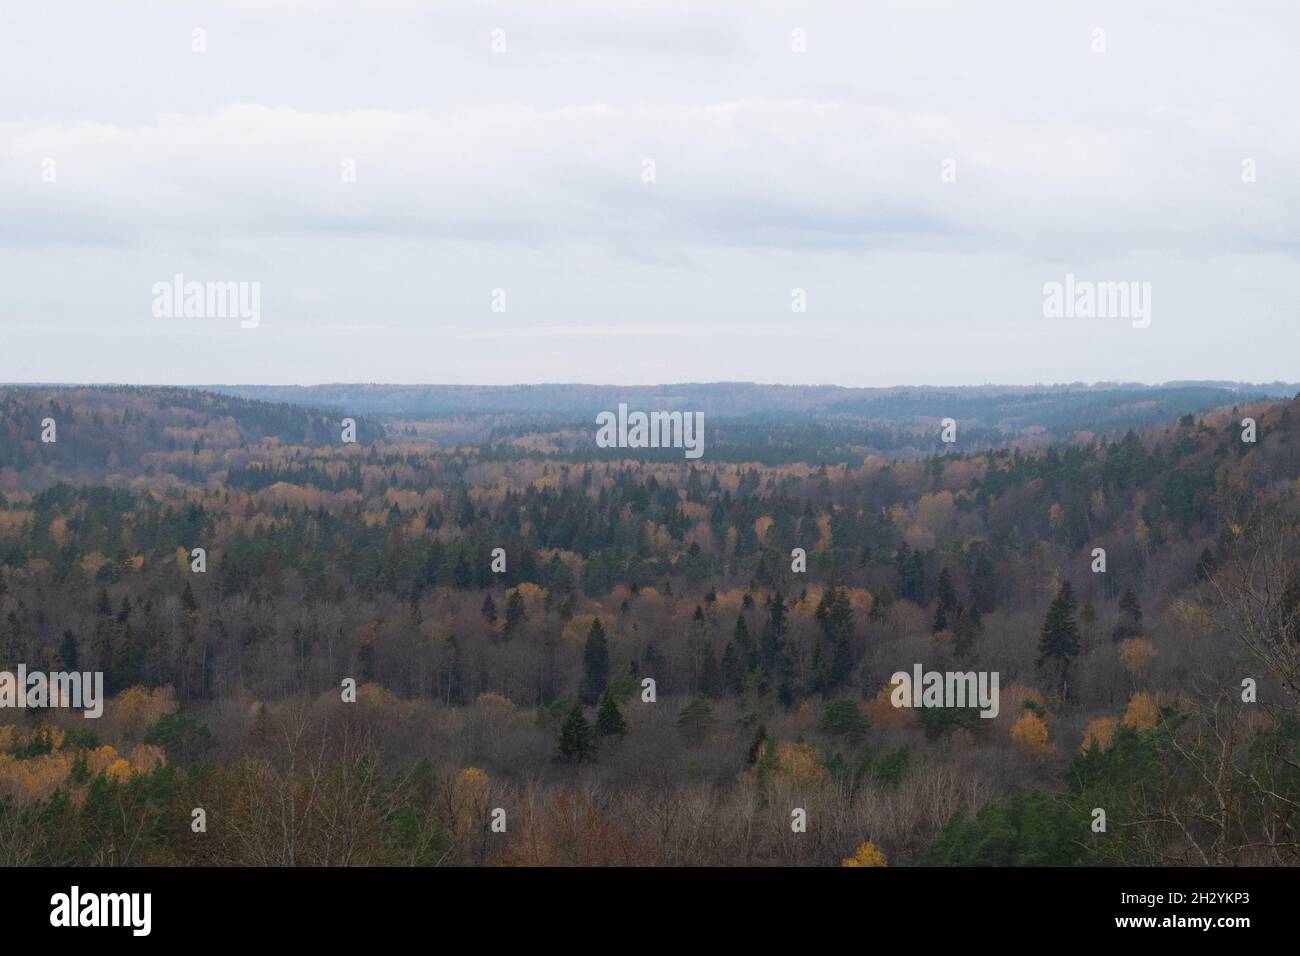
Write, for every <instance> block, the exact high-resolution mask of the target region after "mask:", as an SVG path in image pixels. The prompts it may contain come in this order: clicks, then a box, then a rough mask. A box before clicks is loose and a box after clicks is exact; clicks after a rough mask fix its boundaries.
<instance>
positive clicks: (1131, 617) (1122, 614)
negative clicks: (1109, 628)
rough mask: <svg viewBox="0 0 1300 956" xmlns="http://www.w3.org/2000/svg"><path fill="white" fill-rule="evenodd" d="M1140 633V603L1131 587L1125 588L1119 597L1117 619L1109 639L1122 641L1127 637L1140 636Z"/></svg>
mask: <svg viewBox="0 0 1300 956" xmlns="http://www.w3.org/2000/svg"><path fill="white" fill-rule="evenodd" d="M1142 634H1143V631H1142V605H1141V604H1139V603H1138V597H1137V595H1136V594H1134V593H1133V589H1132V588H1125V589H1124V594H1123V596H1122V597H1121V598H1120V599H1119V621H1118V622H1116V624H1115V630H1114V631H1113V632H1112V633H1111V639H1112V640H1116V641H1122V640H1124V639H1125V638H1127V637H1141V636H1142Z"/></svg>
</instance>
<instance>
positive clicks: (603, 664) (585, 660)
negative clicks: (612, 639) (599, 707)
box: [582, 617, 609, 704]
mask: <svg viewBox="0 0 1300 956" xmlns="http://www.w3.org/2000/svg"><path fill="white" fill-rule="evenodd" d="M582 664H583V670H584V673H583V678H582V701H583V703H585V704H594V703H595V702H596V701H597V700H599V699H600V695H601V694H603V693H604V692H605V685H606V684H607V683H609V641H608V640H607V639H606V638H605V625H603V624H601V623H600V618H598V617H597V618H592V621H591V627H590V628H589V629H588V631H587V646H586V649H585V650H584V651H583V655H582Z"/></svg>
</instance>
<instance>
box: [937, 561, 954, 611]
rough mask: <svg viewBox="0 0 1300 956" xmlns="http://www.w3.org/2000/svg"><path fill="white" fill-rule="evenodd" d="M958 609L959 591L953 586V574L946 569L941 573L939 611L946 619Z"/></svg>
mask: <svg viewBox="0 0 1300 956" xmlns="http://www.w3.org/2000/svg"><path fill="white" fill-rule="evenodd" d="M956 608H957V590H956V588H954V587H953V585H952V572H950V571H949V570H948V569H947V568H944V569H943V570H942V571H940V572H939V610H941V611H943V612H944V616H945V618H946V616H947V615H949V614H951V613H952V612H953V611H955V610H956Z"/></svg>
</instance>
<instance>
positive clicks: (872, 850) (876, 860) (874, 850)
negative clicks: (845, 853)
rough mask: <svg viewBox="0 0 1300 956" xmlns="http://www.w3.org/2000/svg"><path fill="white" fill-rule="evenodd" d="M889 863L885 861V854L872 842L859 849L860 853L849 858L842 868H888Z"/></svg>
mask: <svg viewBox="0 0 1300 956" xmlns="http://www.w3.org/2000/svg"><path fill="white" fill-rule="evenodd" d="M888 865H889V862H888V861H887V860H886V859H885V854H883V853H881V852H880V849H879V848H878V847H877V846H876V845H875V844H874V843H871V842H867V843H864V844H862V845H861V846H860V847H858V852H857V853H855V854H853V856H851V857H848V858H847V859H845V860H844V862H842V863H841V864H840V866H888Z"/></svg>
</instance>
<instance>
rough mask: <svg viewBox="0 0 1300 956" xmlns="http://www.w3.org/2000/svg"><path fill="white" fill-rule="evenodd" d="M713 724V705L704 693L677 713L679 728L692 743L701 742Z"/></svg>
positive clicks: (697, 695)
mask: <svg viewBox="0 0 1300 956" xmlns="http://www.w3.org/2000/svg"><path fill="white" fill-rule="evenodd" d="M712 726H713V705H712V704H710V703H709V699H708V698H707V697H705V696H704V695H703V694H696V695H695V699H694V700H692V701H691V702H690V703H689V704H687V705H686V706H685V707H683V708H682V710H681V713H679V714H678V715H677V728H678V729H679V730H680V731H681V732H682V736H684V737H685V738H686V739H687V740H688V741H690V742H691V743H693V744H694V743H699V742H700V741H701V740H703V739H704V735H705V734H707V733H708V732H709V729H710V728H711V727H712Z"/></svg>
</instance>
